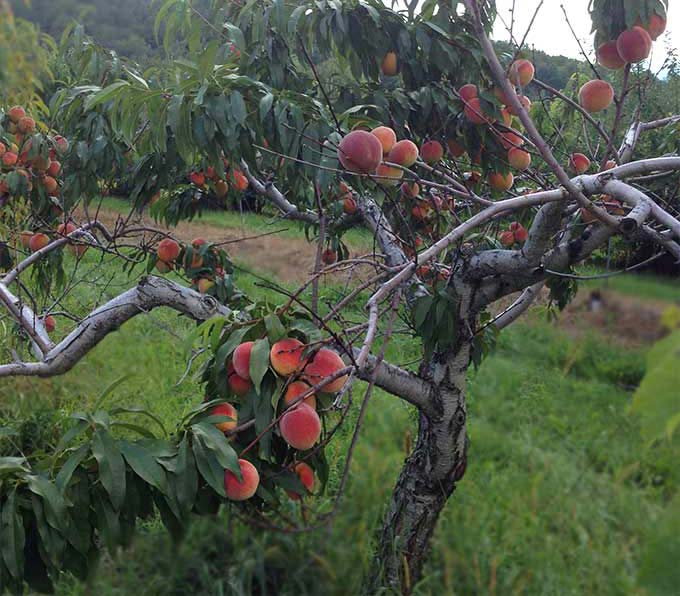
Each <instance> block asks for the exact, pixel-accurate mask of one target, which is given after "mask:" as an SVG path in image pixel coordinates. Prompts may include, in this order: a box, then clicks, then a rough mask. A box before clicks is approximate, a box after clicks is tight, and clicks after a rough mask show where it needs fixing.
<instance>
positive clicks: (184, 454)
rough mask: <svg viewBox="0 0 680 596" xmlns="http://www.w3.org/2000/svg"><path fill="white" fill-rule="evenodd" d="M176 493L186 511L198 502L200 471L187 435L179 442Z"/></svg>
mask: <svg viewBox="0 0 680 596" xmlns="http://www.w3.org/2000/svg"><path fill="white" fill-rule="evenodd" d="M174 474H175V478H176V480H175V493H176V494H177V502H178V504H179V506H180V507H181V508H182V510H184V511H191V509H193V507H194V503H195V502H196V493H197V491H198V473H197V472H196V461H195V460H194V455H193V453H192V452H191V449H190V448H189V440H188V438H187V437H186V436H184V438H183V439H182V441H181V442H180V444H179V451H178V452H177V466H176V468H175V472H174Z"/></svg>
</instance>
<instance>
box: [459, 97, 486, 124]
mask: <svg viewBox="0 0 680 596" xmlns="http://www.w3.org/2000/svg"><path fill="white" fill-rule="evenodd" d="M463 112H464V113H465V117H466V118H467V119H468V120H469V121H470V122H472V123H473V124H486V123H487V122H488V120H487V118H486V116H484V112H483V111H482V104H481V102H480V101H479V98H478V97H473V98H472V99H471V100H470V101H468V102H466V103H465V109H464V110H463Z"/></svg>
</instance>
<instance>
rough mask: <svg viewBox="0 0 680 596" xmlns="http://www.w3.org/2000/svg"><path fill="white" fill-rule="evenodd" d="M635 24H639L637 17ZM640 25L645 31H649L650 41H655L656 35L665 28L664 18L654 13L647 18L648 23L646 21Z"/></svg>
mask: <svg viewBox="0 0 680 596" xmlns="http://www.w3.org/2000/svg"><path fill="white" fill-rule="evenodd" d="M635 24H636V25H640V20H639V19H638V22H637V23H635ZM641 26H642V28H643V29H644V30H645V31H647V33H649V36H650V37H651V38H652V41H656V40H657V39H658V37H659V36H660V35H661V34H662V33H663V32H664V31H665V30H666V19H665V18H664V17H662V16H660V15H658V14H656V13H654V14H652V17H651V18H650V19H649V23H647V25H641Z"/></svg>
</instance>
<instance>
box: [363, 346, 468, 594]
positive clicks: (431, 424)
mask: <svg viewBox="0 0 680 596" xmlns="http://www.w3.org/2000/svg"><path fill="white" fill-rule="evenodd" d="M469 361H470V350H469V344H465V345H464V346H462V347H460V348H459V351H458V352H457V353H456V354H453V355H452V356H451V357H449V358H447V359H446V361H445V362H444V363H441V364H435V365H434V367H433V370H434V371H435V378H434V379H433V380H434V381H435V384H436V387H437V392H436V394H435V395H434V400H435V408H436V411H437V415H435V416H430V417H428V416H426V415H425V414H424V413H422V412H421V414H420V419H419V427H418V440H417V442H416V445H415V448H414V450H413V452H412V453H411V455H410V456H409V457H408V459H407V460H406V462H405V464H404V467H403V469H402V471H401V474H400V476H399V480H398V481H397V484H396V486H395V488H394V492H393V493H392V498H391V502H390V505H389V508H388V510H387V513H386V515H385V519H384V521H383V528H382V532H381V535H380V539H379V544H378V549H377V554H376V559H377V560H376V561H375V563H376V564H375V567H374V571H373V576H372V578H371V581H370V583H369V589H370V591H371V592H376V591H378V590H379V589H380V588H388V589H389V590H390V591H393V592H397V593H402V594H410V593H411V591H412V590H413V587H414V585H415V583H416V582H417V581H418V580H419V579H420V575H421V572H422V568H423V563H424V562H425V560H426V557H427V555H428V552H429V548H430V539H431V537H432V533H433V532H434V529H435V527H436V525H437V520H438V519H439V515H440V513H441V511H442V509H443V508H444V505H445V504H446V501H447V500H448V498H449V497H450V496H451V494H452V493H453V491H454V489H455V487H456V482H457V481H458V480H460V479H461V478H462V477H463V474H464V473H465V468H466V466H467V434H466V427H465V421H466V417H467V412H466V405H465V386H466V372H467V368H468V365H469ZM437 377H438V378H437Z"/></svg>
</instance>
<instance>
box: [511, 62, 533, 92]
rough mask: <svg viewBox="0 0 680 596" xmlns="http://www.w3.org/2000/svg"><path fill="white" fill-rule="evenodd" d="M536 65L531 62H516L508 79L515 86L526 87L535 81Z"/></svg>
mask: <svg viewBox="0 0 680 596" xmlns="http://www.w3.org/2000/svg"><path fill="white" fill-rule="evenodd" d="M534 74H535V69H534V65H533V64H532V63H531V62H530V61H529V60H524V59H522V60H515V62H513V63H512V64H511V66H510V70H509V72H508V78H509V79H510V82H511V83H512V84H513V85H516V86H518V87H526V86H527V85H528V84H529V83H531V81H533V79H534Z"/></svg>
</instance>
